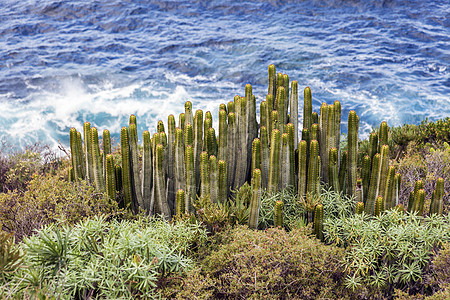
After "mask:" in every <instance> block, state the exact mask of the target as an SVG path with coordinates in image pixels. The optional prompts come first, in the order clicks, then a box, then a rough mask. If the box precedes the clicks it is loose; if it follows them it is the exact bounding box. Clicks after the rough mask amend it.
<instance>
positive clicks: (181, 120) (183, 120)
mask: <svg viewBox="0 0 450 300" xmlns="http://www.w3.org/2000/svg"><path fill="white" fill-rule="evenodd" d="M178 123H179V124H180V128H181V130H183V132H184V125H185V123H186V116H185V114H184V113H181V114H180V116H179V117H178Z"/></svg>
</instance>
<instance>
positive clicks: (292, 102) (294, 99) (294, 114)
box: [289, 80, 298, 150]
mask: <svg viewBox="0 0 450 300" xmlns="http://www.w3.org/2000/svg"><path fill="white" fill-rule="evenodd" d="M289 106H290V107H289V111H290V115H289V122H290V123H292V124H293V125H294V145H295V147H297V145H298V83H297V80H294V81H292V83H291V97H290V99H289ZM294 150H296V148H295V149H294Z"/></svg>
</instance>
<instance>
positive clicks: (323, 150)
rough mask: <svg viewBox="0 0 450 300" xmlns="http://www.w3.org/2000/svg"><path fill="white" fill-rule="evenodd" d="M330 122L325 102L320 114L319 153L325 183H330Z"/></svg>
mask: <svg viewBox="0 0 450 300" xmlns="http://www.w3.org/2000/svg"><path fill="white" fill-rule="evenodd" d="M328 123H331V122H328V105H327V104H326V103H325V102H323V103H322V105H321V106H320V115H319V139H318V142H319V153H320V154H319V155H320V158H321V162H322V166H321V174H322V179H323V181H324V182H325V183H327V184H328V172H327V168H328V152H329V150H328V146H327V142H328V139H327V124H328Z"/></svg>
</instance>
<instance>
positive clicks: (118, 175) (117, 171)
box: [114, 165, 123, 193]
mask: <svg viewBox="0 0 450 300" xmlns="http://www.w3.org/2000/svg"><path fill="white" fill-rule="evenodd" d="M114 179H115V181H116V182H115V187H116V192H118V193H122V191H123V187H122V166H120V165H115V166H114Z"/></svg>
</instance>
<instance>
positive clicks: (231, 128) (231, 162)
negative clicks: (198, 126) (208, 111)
mask: <svg viewBox="0 0 450 300" xmlns="http://www.w3.org/2000/svg"><path fill="white" fill-rule="evenodd" d="M236 130H237V128H236V115H235V114H234V113H233V112H230V113H229V114H228V134H227V185H228V186H229V187H230V188H233V187H234V175H235V171H236V134H237V133H236Z"/></svg>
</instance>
